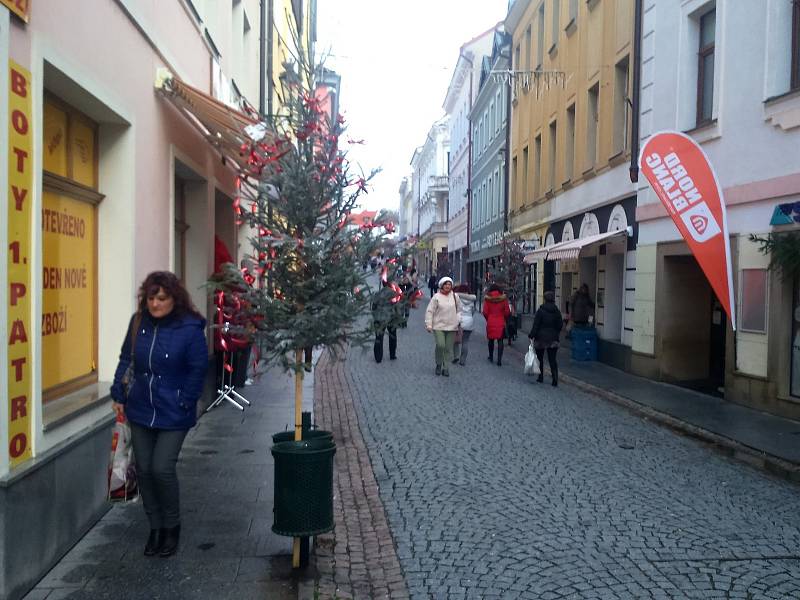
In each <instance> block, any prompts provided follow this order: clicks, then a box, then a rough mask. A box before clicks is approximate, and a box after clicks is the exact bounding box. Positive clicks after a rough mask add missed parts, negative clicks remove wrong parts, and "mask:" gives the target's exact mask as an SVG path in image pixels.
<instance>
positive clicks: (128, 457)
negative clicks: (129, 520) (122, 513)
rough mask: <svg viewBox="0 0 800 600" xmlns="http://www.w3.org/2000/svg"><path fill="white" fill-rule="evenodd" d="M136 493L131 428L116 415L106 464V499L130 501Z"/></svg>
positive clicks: (124, 420) (123, 418) (121, 416)
mask: <svg viewBox="0 0 800 600" xmlns="http://www.w3.org/2000/svg"><path fill="white" fill-rule="evenodd" d="M136 493H137V488H136V466H135V464H134V460H133V443H132V442H131V426H130V424H129V423H128V421H127V419H125V417H124V416H123V415H117V421H116V423H115V424H114V434H113V436H112V438H111V457H110V460H109V463H108V499H109V500H131V499H133V498H135V497H136Z"/></svg>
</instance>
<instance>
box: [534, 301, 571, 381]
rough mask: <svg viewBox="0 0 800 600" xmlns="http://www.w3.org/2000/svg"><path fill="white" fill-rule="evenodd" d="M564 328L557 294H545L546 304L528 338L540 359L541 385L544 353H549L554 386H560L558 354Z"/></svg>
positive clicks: (536, 316)
mask: <svg viewBox="0 0 800 600" xmlns="http://www.w3.org/2000/svg"><path fill="white" fill-rule="evenodd" d="M562 327H564V318H563V317H562V316H561V311H560V310H558V307H557V306H556V295H555V292H551V291H550V292H545V293H544V304H542V305H541V306H540V307H539V310H537V311H536V314H535V315H534V317H533V327H531V332H530V334H528V337H529V338H530V339H532V340H533V347H534V349H535V350H536V357H537V358H538V359H539V367H540V371H539V377H538V378H537V379H536V381H538V382H539V383H542V382H543V381H544V353H545V350H546V351H547V362H548V363H550V374H551V375H552V377H553V386H558V362H557V361H556V354H557V353H558V345H559V338H560V336H561V329H562Z"/></svg>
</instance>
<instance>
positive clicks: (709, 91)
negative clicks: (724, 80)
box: [697, 10, 717, 126]
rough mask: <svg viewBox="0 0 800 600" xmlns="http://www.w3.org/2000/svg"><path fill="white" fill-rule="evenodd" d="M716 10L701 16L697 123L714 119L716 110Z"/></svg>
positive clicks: (698, 54) (700, 123) (703, 123)
mask: <svg viewBox="0 0 800 600" xmlns="http://www.w3.org/2000/svg"><path fill="white" fill-rule="evenodd" d="M716 23H717V12H716V10H710V11H708V12H707V13H706V14H704V15H703V16H702V17H700V48H699V49H698V52H697V125H698V126H700V125H705V124H706V123H710V122H711V121H712V119H713V110H714V48H715V43H714V40H715V32H714V30H715V28H716Z"/></svg>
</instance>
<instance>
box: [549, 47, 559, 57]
mask: <svg viewBox="0 0 800 600" xmlns="http://www.w3.org/2000/svg"><path fill="white" fill-rule="evenodd" d="M547 54H548V55H549V56H550V58H555V57H556V56H558V44H553V45H552V46H550V48H549V49H548V50H547Z"/></svg>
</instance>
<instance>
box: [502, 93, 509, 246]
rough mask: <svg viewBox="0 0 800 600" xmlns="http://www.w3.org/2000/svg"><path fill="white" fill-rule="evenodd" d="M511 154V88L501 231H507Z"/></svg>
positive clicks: (507, 118) (507, 119) (507, 111)
mask: <svg viewBox="0 0 800 600" xmlns="http://www.w3.org/2000/svg"><path fill="white" fill-rule="evenodd" d="M510 156H511V88H509V89H508V90H507V93H506V151H505V161H506V164H505V168H504V169H503V176H504V177H505V179H506V181H505V184H506V185H505V186H504V187H505V189H504V190H503V195H504V198H503V232H504V233H505V232H507V231H508V202H509V196H510V195H511V178H510V177H509V176H508V173H509V168H510V167H509V164H508V163H509V162H510V160H509V157H510Z"/></svg>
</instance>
